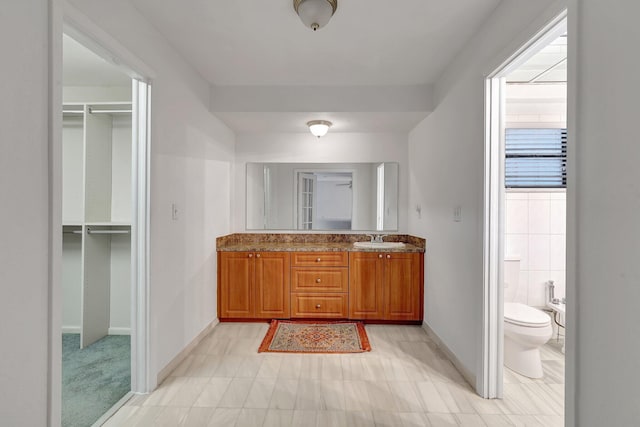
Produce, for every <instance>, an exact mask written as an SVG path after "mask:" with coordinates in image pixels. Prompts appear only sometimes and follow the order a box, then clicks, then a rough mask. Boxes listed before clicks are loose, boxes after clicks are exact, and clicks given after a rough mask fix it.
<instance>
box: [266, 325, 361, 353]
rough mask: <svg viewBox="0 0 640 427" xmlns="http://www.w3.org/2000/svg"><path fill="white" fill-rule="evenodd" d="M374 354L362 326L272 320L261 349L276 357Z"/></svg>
mask: <svg viewBox="0 0 640 427" xmlns="http://www.w3.org/2000/svg"><path fill="white" fill-rule="evenodd" d="M365 351H371V346H370V345H369V338H368V337H367V332H366V331H365V330H364V325H363V324H362V322H296V321H287V320H272V321H271V326H270V327H269V330H268V331H267V335H266V336H265V337H264V340H262V344H261V345H260V348H259V349H258V352H259V353H262V352H275V353H362V352H365Z"/></svg>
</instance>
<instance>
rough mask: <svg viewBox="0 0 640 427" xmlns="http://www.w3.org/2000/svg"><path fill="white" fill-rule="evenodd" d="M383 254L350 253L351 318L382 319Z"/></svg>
mask: <svg viewBox="0 0 640 427" xmlns="http://www.w3.org/2000/svg"><path fill="white" fill-rule="evenodd" d="M384 261H385V260H384V258H383V254H380V253H376V252H351V253H350V254H349V318H350V319H382V318H383V314H384V305H383V304H384V300H383V297H384V295H383V287H382V279H383V274H382V267H383V263H384Z"/></svg>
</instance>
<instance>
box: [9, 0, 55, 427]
mask: <svg viewBox="0 0 640 427" xmlns="http://www.w3.org/2000/svg"><path fill="white" fill-rule="evenodd" d="M48 3H49V2H48V1H46V0H24V1H17V2H4V3H3V4H2V8H1V12H0V52H2V69H1V71H0V76H1V77H2V78H1V79H0V93H1V94H2V96H1V97H0V200H2V202H0V220H1V221H2V224H4V227H3V228H4V229H3V232H2V238H1V239H0V288H1V289H2V297H1V298H0V342H2V350H1V351H0V352H1V353H2V356H1V357H2V363H0V395H1V396H2V399H0V420H1V421H0V423H1V424H3V425H11V426H44V425H46V424H47V413H48V407H47V405H48V399H47V392H48V378H49V375H53V376H55V372H53V371H52V370H51V369H50V365H49V363H48V359H49V357H50V353H49V352H50V350H51V351H52V352H54V351H56V349H57V351H59V349H60V346H59V345H58V344H53V343H49V326H50V319H49V284H50V277H51V276H50V270H49V269H50V265H49V255H50V250H51V246H52V245H54V244H55V242H50V241H49V235H50V233H51V227H50V223H49V216H50V215H52V212H51V210H50V204H49V172H50V165H49V152H48V143H49V128H48V126H49V121H48V114H49V112H48V105H49V96H50V94H49V81H48V75H49V73H50V71H51V66H50V63H49V59H48V51H49V48H50V47H49V25H48V22H49V11H48V6H49V4H48ZM17 35H19V36H17ZM54 218H58V219H59V218H60V213H59V212H58V213H54ZM56 231H59V230H58V229H57V228H56ZM60 237H61V236H60ZM58 244H60V239H58ZM50 344H51V346H50ZM53 357H54V359H55V356H53ZM58 360H59V357H58Z"/></svg>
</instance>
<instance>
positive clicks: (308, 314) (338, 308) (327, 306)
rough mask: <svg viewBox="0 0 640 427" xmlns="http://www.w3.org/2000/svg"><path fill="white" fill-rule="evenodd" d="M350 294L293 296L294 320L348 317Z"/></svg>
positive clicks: (300, 294) (293, 294)
mask: <svg viewBox="0 0 640 427" xmlns="http://www.w3.org/2000/svg"><path fill="white" fill-rule="evenodd" d="M348 295H349V294H338V293H334V294H312V293H292V294H291V317H292V318H311V319H313V318H330V319H343V318H346V317H347V301H348Z"/></svg>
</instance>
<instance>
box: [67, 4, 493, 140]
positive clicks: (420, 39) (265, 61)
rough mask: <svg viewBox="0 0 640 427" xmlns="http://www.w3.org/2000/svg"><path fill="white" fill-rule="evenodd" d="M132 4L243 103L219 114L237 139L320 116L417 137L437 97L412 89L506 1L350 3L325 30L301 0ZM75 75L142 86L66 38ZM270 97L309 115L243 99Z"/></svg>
mask: <svg viewBox="0 0 640 427" xmlns="http://www.w3.org/2000/svg"><path fill="white" fill-rule="evenodd" d="M120 1H128V2H131V3H132V4H134V6H135V7H136V8H137V9H138V10H139V11H140V12H141V14H142V15H144V16H145V17H146V18H147V19H148V20H149V21H150V22H151V24H152V25H153V26H154V27H155V28H156V29H157V30H158V31H159V32H160V33H161V34H162V35H163V36H164V37H165V38H166V39H167V40H168V41H169V43H171V44H172V45H173V47H174V48H176V49H177V50H178V51H179V52H180V54H181V55H182V57H183V58H184V59H185V60H186V61H187V62H189V63H190V64H191V65H192V66H193V67H194V68H195V69H196V70H197V71H198V72H199V73H200V74H201V75H202V76H203V77H204V78H205V79H206V80H208V81H209V82H210V83H211V84H212V86H213V87H217V88H228V89H229V90H228V94H229V96H228V97H227V99H232V100H234V102H231V101H228V103H227V104H226V105H220V102H218V104H216V106H215V109H213V110H212V111H214V114H215V115H216V116H217V117H219V118H220V119H221V120H223V121H224V122H225V123H226V124H227V125H228V126H229V127H230V128H231V129H233V130H234V131H236V132H265V131H269V132H306V131H307V129H306V127H305V123H306V121H308V120H310V119H317V118H320V119H325V120H326V119H329V120H331V121H333V122H334V126H333V129H332V131H334V132H408V131H409V130H411V129H413V128H414V127H415V126H416V125H417V124H418V123H419V122H420V121H421V120H422V119H423V118H424V117H426V116H427V115H428V114H429V112H430V108H429V107H428V104H430V102H431V99H430V98H429V99H427V100H425V101H424V102H423V105H422V106H418V107H416V102H415V99H411V98H412V96H407V91H410V92H415V93H416V95H414V96H413V98H416V96H418V95H417V94H420V96H423V95H422V94H423V93H428V92H429V90H428V89H420V88H419V87H420V86H421V87H423V88H426V87H428V85H430V84H432V83H434V82H435V81H436V80H437V78H438V77H439V76H440V75H441V73H442V72H443V70H444V69H445V67H446V66H447V65H448V64H449V63H450V62H451V60H452V59H453V58H454V57H455V55H456V54H457V53H458V52H459V51H460V50H461V49H462V48H463V47H464V45H465V44H466V43H467V42H468V40H469V39H470V38H471V37H472V36H473V34H474V33H475V32H476V31H477V30H478V28H479V27H480V25H481V24H482V22H483V21H484V20H485V19H486V18H487V17H488V16H489V15H490V13H491V12H492V10H493V9H494V8H495V7H496V6H497V5H498V3H500V0H455V1H442V0H403V1H384V0H338V9H337V11H336V14H335V15H334V17H333V18H332V19H331V21H330V22H329V24H328V25H327V26H326V27H324V28H322V29H321V30H319V31H317V32H313V31H311V30H309V29H308V28H306V27H305V26H304V25H303V24H302V22H300V19H299V18H298V16H297V15H296V14H295V11H294V9H293V0H227V1H223V0H181V1H175V0H120ZM64 79H65V85H79V86H86V85H99V86H104V85H123V84H124V85H128V84H130V83H129V82H130V79H129V77H127V76H126V75H124V74H122V73H121V72H120V71H119V70H118V69H117V67H115V66H114V65H113V64H111V63H109V62H107V61H105V60H103V59H102V58H100V57H99V56H97V55H95V54H93V53H90V52H89V53H88V51H87V50H86V49H85V48H83V47H82V46H81V45H80V44H78V43H77V42H75V41H74V40H72V39H70V38H69V37H66V36H65V40H64ZM302 86H306V87H307V89H305V90H302V89H301V88H302ZM329 86H330V87H331V88H329ZM310 87H312V88H313V89H309V88H310ZM323 87H324V89H323ZM349 87H350V88H351V90H349ZM383 87H384V88H383ZM268 88H271V89H268ZM287 88H290V89H287ZM341 88H344V91H343V90H341ZM356 88H358V89H356ZM394 88H396V89H394ZM414 88H417V90H414ZM260 90H262V91H263V92H264V91H265V90H267V92H269V93H272V94H273V93H278V91H283V93H285V94H287V93H291V92H293V93H294V94H295V93H305V94H306V97H307V101H306V105H305V108H304V109H300V110H299V109H293V110H292V109H291V105H290V104H291V102H290V97H289V105H285V101H286V99H287V97H279V96H269V102H268V104H269V106H268V107H260V106H251V105H248V106H247V105H243V106H242V108H240V109H238V100H240V99H244V100H252V99H258V98H259V91H260ZM314 91H315V92H314ZM249 92H251V93H249ZM342 92H344V94H343V93H342ZM383 93H384V94H387V95H384V96H381V95H380V94H383ZM328 94H333V95H331V99H332V100H333V101H332V102H329V103H328V102H327V100H326V98H327V96H330V95H328ZM310 95H311V96H310ZM214 96H215V95H214ZM427 97H428V96H427ZM381 98H384V99H386V101H385V100H384V99H381ZM372 99H373V100H375V99H377V104H376V103H373V104H372V103H371V101H370V100H372ZM314 103H315V104H314ZM222 104H224V102H222ZM327 104H332V106H330V107H329V109H330V111H327ZM314 105H315V108H314ZM385 106H386V107H385ZM292 111H293V112H292ZM301 111H304V113H302V112H301Z"/></svg>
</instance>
